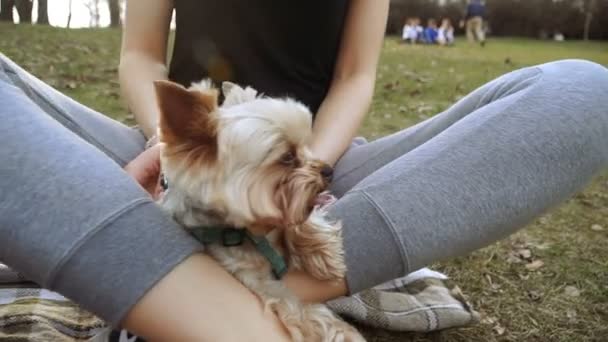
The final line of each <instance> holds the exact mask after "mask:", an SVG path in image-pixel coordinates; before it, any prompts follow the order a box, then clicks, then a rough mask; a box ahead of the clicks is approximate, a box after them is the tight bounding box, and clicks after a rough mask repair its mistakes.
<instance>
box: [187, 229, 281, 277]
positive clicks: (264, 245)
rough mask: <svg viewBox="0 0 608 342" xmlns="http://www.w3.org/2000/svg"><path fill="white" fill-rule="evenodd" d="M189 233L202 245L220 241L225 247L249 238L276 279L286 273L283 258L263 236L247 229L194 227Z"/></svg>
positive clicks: (238, 243) (237, 244) (238, 244)
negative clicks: (267, 263)
mask: <svg viewBox="0 0 608 342" xmlns="http://www.w3.org/2000/svg"><path fill="white" fill-rule="evenodd" d="M189 231H190V234H192V236H194V237H195V238H196V239H197V240H198V241H200V242H201V243H202V244H204V245H210V244H214V243H221V244H222V245H223V246H225V247H234V246H240V245H242V244H243V242H244V241H245V239H247V240H249V241H250V242H251V243H252V244H253V245H254V246H255V249H257V251H258V252H260V254H262V256H264V258H266V260H268V262H269V263H270V266H271V267H272V274H273V275H274V276H275V278H277V279H281V278H283V276H284V275H285V273H287V264H286V263H285V259H284V258H283V257H282V256H281V255H280V254H279V253H278V252H277V251H276V250H275V249H274V248H272V246H271V245H270V242H268V239H266V237H264V236H256V235H253V234H251V233H250V232H249V231H248V230H247V229H243V228H241V229H237V228H229V227H196V228H190V229H189Z"/></svg>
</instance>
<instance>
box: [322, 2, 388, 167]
mask: <svg viewBox="0 0 608 342" xmlns="http://www.w3.org/2000/svg"><path fill="white" fill-rule="evenodd" d="M388 5H389V1H388V0H379V1H367V0H354V1H351V4H350V8H349V12H348V15H347V17H346V22H345V27H344V33H343V36H342V44H341V46H340V51H339V54H338V60H337V62H336V68H335V71H334V76H333V81H332V84H331V87H330V89H329V92H328V94H327V96H326V97H325V100H324V101H323V103H322V104H321V107H320V108H319V112H318V113H317V117H316V119H315V124H314V127H313V141H312V144H311V148H312V151H313V153H314V154H315V155H316V156H317V157H318V158H320V159H322V160H324V161H325V162H327V163H329V164H331V165H333V164H335V162H336V161H337V160H338V159H339V158H340V157H341V156H342V154H343V153H344V151H345V150H346V148H347V147H348V146H349V144H350V143H351V140H352V138H353V137H354V136H355V134H356V133H357V131H358V130H359V126H360V125H361V122H362V121H363V118H364V117H365V114H366V113H367V110H368V109H369V105H370V103H371V99H372V96H373V93H374V84H375V81H376V66H377V64H378V59H379V56H380V50H381V48H382V42H383V39H384V31H385V28H386V20H387V17H388Z"/></svg>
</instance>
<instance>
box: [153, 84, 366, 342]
mask: <svg viewBox="0 0 608 342" xmlns="http://www.w3.org/2000/svg"><path fill="white" fill-rule="evenodd" d="M154 85H155V89H156V95H157V100H158V105H159V109H160V120H159V132H158V136H159V140H160V143H161V165H162V171H163V174H164V176H165V177H166V183H168V186H167V190H166V192H165V193H164V195H163V197H162V198H161V199H160V200H159V203H160V205H161V206H162V208H163V209H164V210H166V211H167V212H168V213H170V214H171V215H172V216H173V218H174V219H175V220H176V221H177V222H178V223H180V224H181V225H182V226H183V227H184V228H185V229H187V230H189V231H191V232H192V233H193V235H195V236H196V234H194V233H195V232H201V233H202V234H206V233H209V232H210V231H211V230H215V231H216V232H217V231H219V234H218V236H219V237H220V240H222V242H223V244H222V243H212V244H209V245H208V246H207V249H206V251H207V252H208V253H209V255H211V256H212V257H213V258H214V259H215V260H217V261H218V263H219V264H221V266H222V267H224V268H225V269H226V270H227V271H228V272H230V273H231V274H233V275H234V276H235V277H236V278H237V279H238V280H239V281H241V282H242V283H243V284H244V285H245V286H247V287H248V288H249V289H250V290H252V291H253V292H254V293H255V294H257V295H258V296H259V298H260V299H261V300H262V301H263V303H264V305H265V308H267V309H270V310H272V311H273V312H274V313H275V314H276V315H277V317H278V318H279V319H280V320H281V322H282V323H283V325H284V326H285V328H286V329H287V331H288V332H289V334H290V335H291V338H292V339H293V340H294V341H364V338H363V337H362V336H361V335H360V334H359V333H358V332H357V330H356V329H355V328H354V327H352V326H350V325H349V324H347V323H346V322H344V321H342V320H341V319H340V318H338V317H337V316H336V315H335V314H333V313H332V312H331V311H330V310H329V309H328V308H327V307H326V306H325V305H322V304H303V303H301V302H300V301H299V300H298V298H296V296H295V295H294V294H292V293H291V292H290V291H289V290H288V289H287V288H286V287H285V286H284V285H283V283H282V282H281V281H280V280H278V279H276V277H280V274H277V272H278V273H282V272H284V271H285V269H282V270H277V269H275V264H276V263H273V262H271V260H272V259H276V258H274V257H273V256H272V255H271V257H268V255H263V254H264V253H261V252H260V251H261V250H262V249H261V248H260V247H259V246H258V242H259V241H261V243H265V242H267V245H266V247H268V246H270V247H271V248H270V249H268V248H267V249H266V250H270V252H269V253H275V254H276V255H274V256H275V257H276V256H278V257H279V258H281V257H282V258H283V259H282V260H285V265H284V266H288V267H289V268H293V269H299V270H304V271H306V272H308V273H309V274H310V275H312V276H313V277H315V278H317V279H320V280H338V279H343V278H344V276H345V273H346V266H345V264H344V252H343V247H342V239H341V226H340V223H339V222H331V221H330V220H329V219H328V218H327V217H326V210H325V209H324V207H323V206H320V205H317V204H316V200H317V199H318V198H319V195H320V194H321V193H322V192H323V191H324V190H325V189H326V188H327V186H328V183H329V181H330V178H331V173H332V168H331V167H330V166H329V165H327V164H325V163H323V162H322V161H320V160H316V159H314V158H313V156H312V154H311V152H310V150H309V149H308V148H307V143H308V141H309V139H310V137H311V127H312V115H311V113H310V111H309V110H308V108H307V107H306V106H304V105H303V104H301V103H299V102H297V101H295V100H292V99H289V98H284V99H276V98H269V97H264V96H260V95H258V93H257V91H256V90H254V89H252V88H250V87H246V88H242V87H240V86H238V85H235V84H233V83H228V82H224V83H223V84H222V93H223V95H224V101H223V103H222V104H221V106H220V105H219V104H218V97H219V90H218V89H216V88H214V87H213V86H212V83H211V82H210V81H209V80H204V81H201V82H200V83H194V84H192V86H191V87H190V88H185V87H183V86H181V85H178V84H176V83H173V82H170V81H157V82H155V83H154ZM244 232H246V235H243V234H240V236H241V238H240V239H239V238H238V236H239V233H244ZM224 233H230V234H224ZM235 236H236V237H237V239H236V240H238V241H236V240H235V241H232V242H228V243H227V241H226V239H228V240H230V239H231V238H233V237H235ZM243 236H245V238H243ZM260 239H261V240H260ZM279 266H280V263H279ZM279 268H280V267H279ZM273 272H274V276H273Z"/></svg>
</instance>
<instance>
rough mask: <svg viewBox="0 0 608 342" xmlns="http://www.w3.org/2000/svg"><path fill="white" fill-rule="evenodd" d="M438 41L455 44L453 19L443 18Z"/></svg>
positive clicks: (438, 32)
mask: <svg viewBox="0 0 608 342" xmlns="http://www.w3.org/2000/svg"><path fill="white" fill-rule="evenodd" d="M437 43H439V45H452V44H454V26H452V21H451V20H450V19H449V18H443V20H441V26H440V27H439V30H437Z"/></svg>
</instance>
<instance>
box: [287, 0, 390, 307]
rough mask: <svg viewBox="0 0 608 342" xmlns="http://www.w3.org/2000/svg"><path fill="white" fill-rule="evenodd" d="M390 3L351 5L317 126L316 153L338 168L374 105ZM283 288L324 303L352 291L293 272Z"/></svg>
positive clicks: (356, 2) (343, 284) (355, 1)
mask: <svg viewBox="0 0 608 342" xmlns="http://www.w3.org/2000/svg"><path fill="white" fill-rule="evenodd" d="M388 5H389V1H388V0H382V1H367V0H353V1H351V4H350V8H349V12H348V15H347V17H346V23H345V27H344V33H343V38H342V45H341V47H340V52H339V54H338V60H337V63H336V69H335V72H334V79H333V82H332V85H331V87H330V90H329V93H328V94H327V97H326V98H325V100H324V101H323V104H322V105H321V108H320V109H319V112H318V113H317V118H316V120H315V124H314V127H313V141H312V144H311V148H312V151H313V153H314V154H315V155H316V156H317V157H318V158H321V159H322V160H324V161H325V162H327V163H330V164H332V165H333V164H335V163H336V161H337V160H338V159H339V158H340V157H341V156H342V154H343V153H344V151H345V150H346V148H347V147H348V146H349V145H350V143H351V140H352V138H353V137H354V136H355V134H356V133H357V130H358V129H359V126H360V124H361V121H362V120H363V117H364V116H365V114H366V112H367V110H368V107H369V105H370V102H371V98H372V95H373V92H374V84H375V80H376V66H377V64H378V58H379V56H380V49H381V48H382V41H383V40H384V31H385V27H386V20H387V17H388ZM285 284H286V285H287V287H288V288H290V289H291V290H292V291H293V292H294V293H295V294H296V295H297V296H298V297H299V298H300V299H302V300H303V301H306V302H323V301H326V300H329V299H333V298H337V297H339V296H342V295H345V294H347V292H348V288H347V284H346V281H345V280H342V281H338V282H335V281H323V280H317V279H314V278H313V277H312V276H310V275H309V274H307V273H305V272H301V271H291V272H289V273H288V274H287V276H286V277H285Z"/></svg>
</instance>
